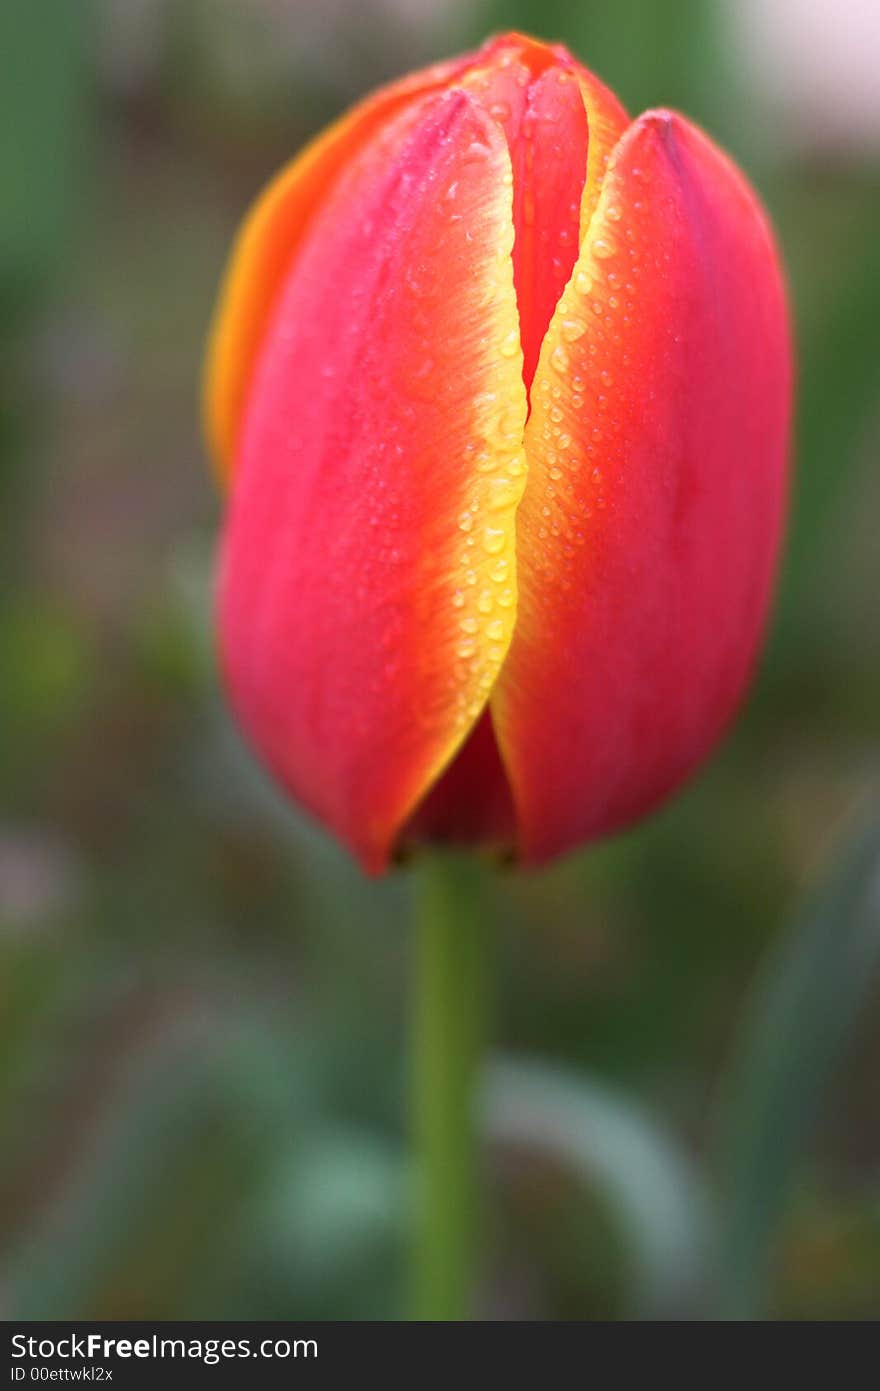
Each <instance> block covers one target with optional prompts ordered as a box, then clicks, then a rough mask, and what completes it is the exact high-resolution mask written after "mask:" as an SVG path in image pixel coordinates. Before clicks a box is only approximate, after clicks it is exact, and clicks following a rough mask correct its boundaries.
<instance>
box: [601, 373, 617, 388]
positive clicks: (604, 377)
mask: <svg viewBox="0 0 880 1391" xmlns="http://www.w3.org/2000/svg"><path fill="white" fill-rule="evenodd" d="M599 380H600V381H601V383H602V385H603V386H612V385H613V383H614V378H613V377H612V375H611V373H610V372H600V373H599Z"/></svg>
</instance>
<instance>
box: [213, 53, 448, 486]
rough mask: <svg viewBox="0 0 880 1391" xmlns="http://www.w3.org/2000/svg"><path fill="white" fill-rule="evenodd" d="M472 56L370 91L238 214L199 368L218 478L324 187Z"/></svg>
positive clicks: (230, 456) (226, 467) (230, 455)
mask: <svg viewBox="0 0 880 1391" xmlns="http://www.w3.org/2000/svg"><path fill="white" fill-rule="evenodd" d="M471 61H472V59H471V58H470V57H469V56H466V57H463V58H459V59H456V60H453V61H451V62H446V63H437V64H435V65H434V66H433V67H430V68H426V69H424V70H423V71H422V72H418V73H414V74H412V75H411V76H409V77H406V78H403V79H401V80H400V81H399V82H394V83H392V84H390V85H389V86H387V87H383V88H381V89H380V90H379V91H378V92H374V93H372V94H371V95H370V96H368V97H367V98H365V100H364V101H362V102H360V103H359V104H358V105H357V106H355V107H354V108H353V109H352V110H351V111H349V112H347V113H346V114H345V115H344V116H343V117H342V118H341V119H340V120H338V121H336V122H334V124H333V125H332V126H330V127H329V129H328V130H326V131H324V132H323V133H322V134H321V135H319V136H318V137H317V138H316V139H315V140H313V141H312V142H311V144H309V145H307V146H306V148H305V149H304V150H303V151H302V152H301V153H300V154H299V155H298V156H297V157H296V159H294V160H292V161H291V162H290V163H289V164H288V165H286V166H285V167H284V168H283V169H282V170H281V171H280V173H279V174H277V175H276V176H275V178H274V179H273V180H272V181H271V183H270V184H269V185H268V187H267V188H266V189H264V191H263V192H262V193H261V194H260V196H259V197H258V198H257V200H256V202H255V203H254V205H253V207H252V208H251V210H250V212H249V213H248V215H247V217H246V218H245V220H244V222H243V224H242V227H241V230H240V232H239V234H238V236H237V238H236V241H235V245H234V247H233V250H232V254H231V256H230V257H229V261H228V264H227V268H226V272H225V276H224V282H223V286H222V289H221V292H220V297H219V299H218V304H217V309H216V312H215V314H214V320H213V323H212V325H211V332H210V335H209V341H208V349H207V354H206V359H205V373H204V417H205V427H206V433H207V437H208V441H209V444H210V447H211V452H212V455H213V458H214V463H215V466H216V469H217V472H218V475H219V477H220V478H221V479H222V480H227V481H228V479H229V477H230V475H231V472H232V469H233V465H234V456H235V445H236V440H237V438H238V431H239V427H240V424H241V419H242V415H243V413H244V402H245V399H246V395H247V390H248V386H249V383H250V380H251V374H252V372H253V369H254V364H255V362H256V358H257V353H258V351H259V347H260V343H261V342H262V339H263V335H264V333H265V332H266V328H267V325H268V322H269V317H270V314H271V312H272V309H273V308H274V306H275V304H276V302H277V299H278V295H279V292H280V289H281V286H282V285H283V283H284V277H285V275H286V273H287V271H288V270H289V269H290V267H291V265H292V264H293V259H294V257H295V255H296V254H297V252H298V249H299V247H300V245H301V244H302V240H303V237H304V235H305V233H306V231H307V229H308V227H309V225H310V223H311V221H312V219H313V218H314V216H315V213H316V211H317V209H318V208H319V207H320V206H321V203H322V201H323V199H324V197H325V196H326V194H327V191H328V189H329V188H330V187H331V186H332V184H333V182H334V181H335V180H336V178H337V177H338V176H339V174H340V171H341V170H342V169H343V168H344V167H345V165H346V164H347V163H348V162H349V160H351V159H352V158H354V157H355V156H356V155H357V154H358V153H359V151H360V150H362V149H363V148H364V146H365V144H366V143H367V141H369V140H370V139H371V138H372V136H374V135H375V134H376V132H377V131H378V130H379V129H380V128H381V127H382V126H383V125H384V124H385V123H386V122H387V121H389V120H390V119H392V118H393V117H394V116H395V115H397V114H399V113H400V112H401V111H403V110H405V109H406V108H407V107H408V106H411V105H412V104H413V103H414V102H416V101H417V99H418V98H420V97H422V96H425V95H426V94H428V93H430V92H433V91H437V90H439V89H440V88H441V87H442V86H443V85H444V84H445V83H447V82H448V81H450V80H451V79H452V78H453V77H455V76H456V74H458V73H459V72H462V71H463V70H464V69H465V68H466V67H467V66H468V65H469V64H470V62H471Z"/></svg>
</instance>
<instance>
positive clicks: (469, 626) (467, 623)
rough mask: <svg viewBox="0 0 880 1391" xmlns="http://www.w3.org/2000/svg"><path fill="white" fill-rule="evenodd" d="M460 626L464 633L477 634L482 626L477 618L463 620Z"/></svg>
mask: <svg viewBox="0 0 880 1391" xmlns="http://www.w3.org/2000/svg"><path fill="white" fill-rule="evenodd" d="M458 626H459V628H460V629H461V631H462V632H463V633H476V632H477V631H478V629H479V626H480V625H479V623H478V622H477V620H476V619H475V618H463V619H462V620H461V622H460V623H459V625H458Z"/></svg>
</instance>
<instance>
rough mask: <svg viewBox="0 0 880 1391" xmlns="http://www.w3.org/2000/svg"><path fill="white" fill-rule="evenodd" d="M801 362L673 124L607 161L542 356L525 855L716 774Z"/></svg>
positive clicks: (743, 666) (739, 684) (750, 630)
mask: <svg viewBox="0 0 880 1391" xmlns="http://www.w3.org/2000/svg"><path fill="white" fill-rule="evenodd" d="M789 394H790V355H789V344H788V336H787V324H786V311H785V303H784V293H783V288H782V284H781V279H780V273H779V268H778V264H777V260H776V255H775V251H774V248H773V244H772V239H771V236H770V233H769V231H768V228H767V224H766V222H765V219H764V217H763V215H762V213H761V210H760V208H759V207H758V205H757V203H756V201H755V198H754V196H753V195H752V193H751V192H750V190H749V189H748V187H747V185H746V184H745V182H744V181H743V179H742V178H741V176H740V175H739V174H738V172H737V171H736V170H735V169H734V167H733V166H732V165H731V164H730V162H729V161H728V160H727V159H726V158H725V157H724V156H723V155H722V154H720V153H719V151H718V150H717V149H716V148H715V147H714V146H713V145H712V144H711V142H710V141H709V140H708V139H707V138H706V136H704V135H703V134H701V133H700V132H699V131H697V130H696V129H694V128H693V127H692V126H691V125H689V124H688V122H686V121H685V120H684V119H683V118H681V117H679V116H674V115H670V114H668V113H663V112H655V113H649V114H647V115H645V116H643V117H641V118H640V119H639V120H638V121H637V122H636V123H635V124H634V125H633V126H632V127H631V128H630V129H629V130H628V131H627V133H626V135H625V136H624V138H623V139H622V141H621V142H620V144H619V146H618V147H617V149H616V152H615V154H614V156H613V158H612V162H611V165H610V167H609V171H608V175H607V178H606V180H605V185H604V187H603V189H602V193H601V197H600V199H599V202H598V205H597V209H596V212H595V215H594V218H593V220H592V222H591V224H590V228H589V233H588V236H587V239H586V241H585V244H584V246H583V249H582V252H581V256H580V259H579V261H578V264H577V266H576V268H575V273H574V276H573V278H572V282H571V285H570V287H569V288H568V289H567V290H566V292H565V295H564V296H563V299H562V301H561V302H560V304H559V306H558V308H557V311H556V314H555V316H554V320H553V323H552V324H551V327H550V330H549V332H548V334H547V338H546V340H545V342H544V345H543V348H542V352H541V359H540V363H539V366H538V370H537V373H536V376H535V380H534V382H533V385H532V392H531V400H532V413H531V416H530V419H529V424H528V427H527V431H526V449H527V454H528V458H529V484H528V488H527V490H526V493H525V497H524V499H523V502H522V505H521V507H520V509H519V511H518V514H517V562H518V575H519V607H518V617H517V627H516V633H515V637H514V641H513V643H512V645H511V649H510V653H509V656H508V660H507V662H506V664H505V668H504V671H503V673H502V676H501V679H500V681H499V683H498V686H497V687H496V691H495V694H494V695H493V699H492V710H493V718H494V722H495V727H496V732H497V735H498V739H499V744H500V748H501V753H502V757H503V759H504V762H505V766H506V767H507V770H508V774H509V777H510V779H511V783H512V788H513V794H514V799H515V803H516V807H517V814H518V820H519V826H520V836H521V846H522V850H523V854H524V856H525V858H526V859H527V860H530V861H540V860H544V859H546V858H548V857H550V856H552V855H554V854H556V853H558V852H560V851H562V850H565V849H567V848H570V847H572V846H575V845H577V844H579V843H580V842H582V841H585V840H588V839H590V838H592V837H595V836H597V835H600V834H602V833H605V832H608V831H611V830H613V829H614V828H616V827H619V826H621V825H623V824H625V823H627V822H628V821H630V820H632V819H633V818H634V817H636V816H638V815H640V814H641V813H642V812H644V811H646V810H647V809H648V808H649V807H651V806H652V805H653V804H654V803H656V802H657V801H658V800H659V799H660V798H662V797H663V796H664V795H666V794H667V793H668V792H669V791H670V790H671V789H672V788H673V787H675V785H676V784H677V783H679V782H680V781H681V780H682V779H683V778H684V777H685V776H686V775H687V774H688V773H689V772H690V771H691V770H692V769H693V768H694V767H695V766H696V764H698V763H699V762H700V760H701V759H702V758H703V757H704V756H705V754H706V753H707V751H708V750H709V749H710V748H711V746H712V745H713V743H714V742H715V741H716V739H717V738H718V736H719V734H720V733H721V731H722V729H723V728H724V726H725V724H726V723H727V721H728V719H729V718H730V715H731V713H732V711H733V709H734V707H735V706H736V703H737V701H738V700H739V698H740V696H741V694H742V691H743V688H744V685H745V682H746V679H747V677H748V674H749V671H750V668H751V666H752V663H753V660H754V657H755V652H756V648H757V644H758V641H759V638H760V634H761V631H762V629H763V626H764V620H765V614H766V609H767V605H768V599H769V594H770V587H771V580H772V575H773V571H774V566H775V561H776V555H777V549H778V543H779V535H780V525H781V518H782V510H783V501H784V478H785V462H786V448H787V432H788V415H789Z"/></svg>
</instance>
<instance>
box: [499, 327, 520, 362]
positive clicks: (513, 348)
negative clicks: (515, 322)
mask: <svg viewBox="0 0 880 1391" xmlns="http://www.w3.org/2000/svg"><path fill="white" fill-rule="evenodd" d="M500 352H501V356H502V357H516V355H517V353H518V352H519V332H518V330H517V329H515V328H512V329H511V330H510V332H509V333H508V334H507V336H506V337H505V338H502V340H501V348H500Z"/></svg>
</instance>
